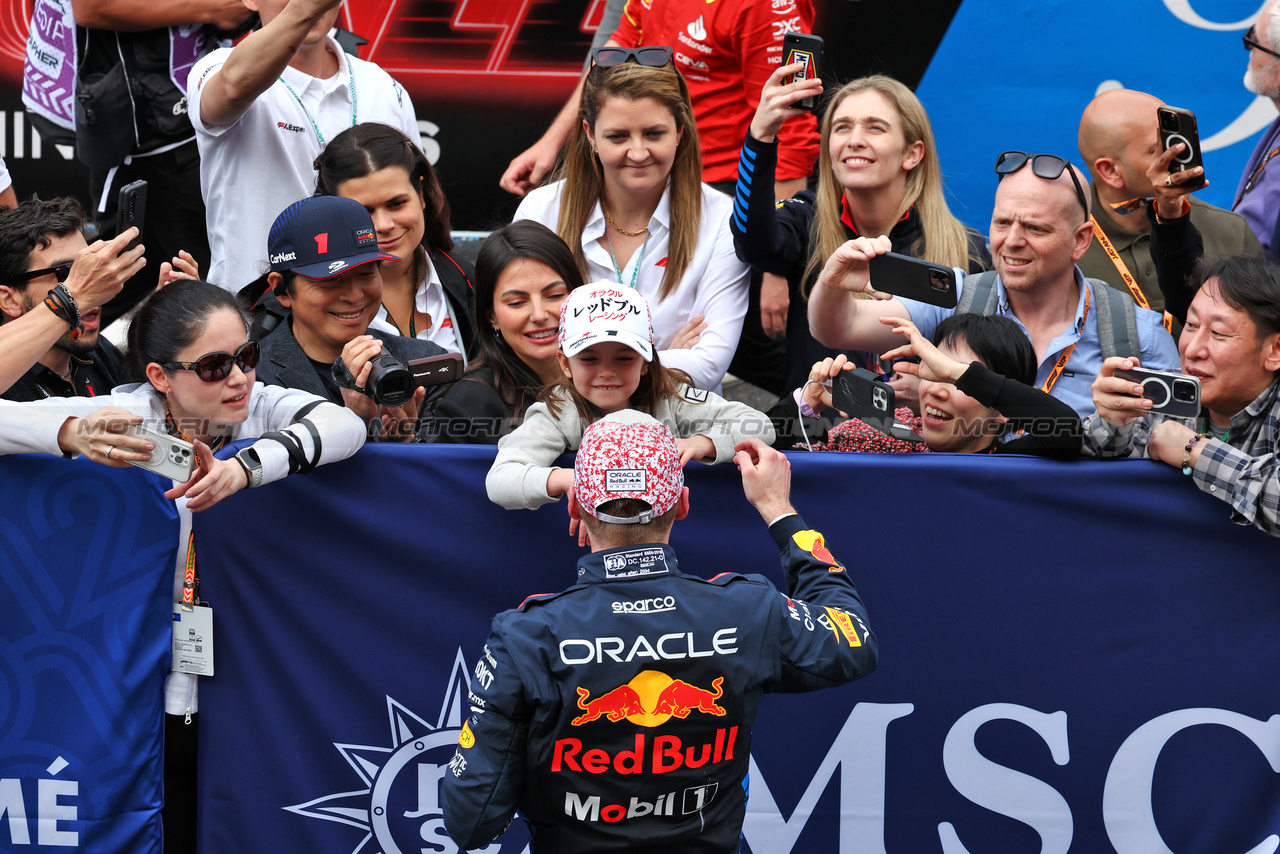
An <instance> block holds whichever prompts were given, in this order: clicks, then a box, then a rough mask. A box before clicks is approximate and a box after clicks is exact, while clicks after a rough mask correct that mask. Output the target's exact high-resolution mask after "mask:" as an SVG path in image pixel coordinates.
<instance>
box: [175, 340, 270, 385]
mask: <svg viewBox="0 0 1280 854" xmlns="http://www.w3.org/2000/svg"><path fill="white" fill-rule="evenodd" d="M258 356H259V350H258V342H257V341H248V342H246V343H245V344H243V345H242V346H241V347H240V349H239V350H236V351H235V352H234V353H207V354H205V355H203V356H201V357H200V358H199V359H196V360H195V361H194V362H166V363H165V364H163V365H161V366H160V367H162V368H164V369H165V370H166V371H195V372H196V376H197V377H199V378H200V380H201V381H202V382H206V383H216V382H218V381H219V380H225V379H226V378H227V377H229V376H230V375H231V366H232V365H233V364H235V365H238V366H239V368H240V370H242V371H244V372H245V373H246V374H247V373H249V371H252V370H253V369H254V368H256V367H258Z"/></svg>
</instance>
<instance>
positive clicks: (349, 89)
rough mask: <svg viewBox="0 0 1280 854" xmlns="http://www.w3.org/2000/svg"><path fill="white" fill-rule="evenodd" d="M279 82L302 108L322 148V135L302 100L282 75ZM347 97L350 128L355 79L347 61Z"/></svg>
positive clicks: (353, 104)
mask: <svg viewBox="0 0 1280 854" xmlns="http://www.w3.org/2000/svg"><path fill="white" fill-rule="evenodd" d="M280 82H281V83H284V88H285V89H288V90H289V94H290V95H292V96H293V100H295V101H297V102H298V106H299V107H301V108H302V113H303V115H305V116H306V117H307V121H309V122H311V129H312V130H313V131H315V132H316V139H318V140H319V141H320V147H321V148H324V146H325V142H324V134H322V133H320V126H319V125H317V124H316V120H315V119H313V118H312V117H311V111H310V110H308V109H307V105H306V104H304V103H302V99H301V98H299V97H298V93H297V92H295V91H293V87H292V86H290V85H289V84H288V83H286V82H285V79H284V75H281V76H280ZM347 95H348V97H350V98H351V126H352V127H355V126H356V78H355V74H354V73H353V72H352V71H351V61H350V60H348V61H347Z"/></svg>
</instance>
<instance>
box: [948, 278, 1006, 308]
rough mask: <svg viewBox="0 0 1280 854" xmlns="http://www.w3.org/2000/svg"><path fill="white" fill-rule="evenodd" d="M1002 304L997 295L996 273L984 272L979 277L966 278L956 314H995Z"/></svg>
mask: <svg viewBox="0 0 1280 854" xmlns="http://www.w3.org/2000/svg"><path fill="white" fill-rule="evenodd" d="M999 304H1000V297H999V295H998V294H997V293H996V271H995V270H984V271H983V272H981V273H978V274H977V275H972V276H965V279H964V284H963V286H962V287H961V290H960V302H959V303H958V304H957V305H956V314H965V313H969V314H995V313H996V308H997V307H998V306H999Z"/></svg>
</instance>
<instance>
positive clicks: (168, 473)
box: [124, 424, 196, 483]
mask: <svg viewBox="0 0 1280 854" xmlns="http://www.w3.org/2000/svg"><path fill="white" fill-rule="evenodd" d="M124 432H126V433H129V434H131V435H134V436H137V437H138V438H140V439H146V440H147V441H149V442H150V443H151V444H152V445H154V446H155V448H154V449H153V450H152V451H151V458H150V459H147V460H129V461H128V462H129V464H130V465H135V466H137V467H138V468H140V469H146V470H147V471H151V472H155V473H156V474H158V475H160V476H161V477H167V478H169V479H170V480H176V481H177V482H178V483H186V482H187V481H188V480H190V479H191V472H192V470H193V469H194V468H195V465H196V455H195V447H194V446H193V445H192V444H191V443H190V442H187V441H184V440H182V439H179V438H177V437H174V436H170V435H169V434H168V433H160V432H157V431H155V430H148V429H147V428H146V427H143V426H142V425H141V424H133V425H130V426H129V427H128V428H126V429H125V431H124Z"/></svg>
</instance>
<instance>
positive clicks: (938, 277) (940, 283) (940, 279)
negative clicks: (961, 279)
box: [929, 270, 951, 291]
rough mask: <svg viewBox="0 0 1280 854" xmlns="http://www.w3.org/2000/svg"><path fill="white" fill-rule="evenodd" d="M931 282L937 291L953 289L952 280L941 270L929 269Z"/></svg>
mask: <svg viewBox="0 0 1280 854" xmlns="http://www.w3.org/2000/svg"><path fill="white" fill-rule="evenodd" d="M929 284H930V285H932V286H933V289H934V290H935V291H949V290H951V282H950V280H948V278H947V274H946V273H944V272H942V271H941V270H930V271H929Z"/></svg>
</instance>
